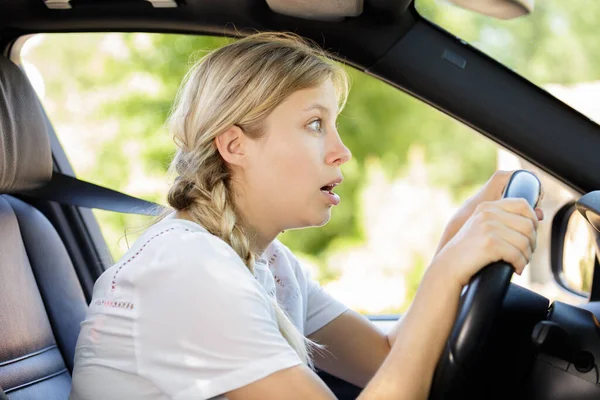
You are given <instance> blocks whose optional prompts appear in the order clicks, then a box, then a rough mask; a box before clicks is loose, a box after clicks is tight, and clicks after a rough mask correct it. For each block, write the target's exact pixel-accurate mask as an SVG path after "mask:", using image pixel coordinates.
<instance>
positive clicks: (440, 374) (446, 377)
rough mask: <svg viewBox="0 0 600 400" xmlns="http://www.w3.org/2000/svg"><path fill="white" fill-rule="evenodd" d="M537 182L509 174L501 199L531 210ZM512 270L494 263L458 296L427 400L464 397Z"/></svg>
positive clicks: (538, 189)
mask: <svg viewBox="0 0 600 400" xmlns="http://www.w3.org/2000/svg"><path fill="white" fill-rule="evenodd" d="M540 193H541V183H540V181H539V180H538V178H537V177H536V176H535V175H533V174H532V173H531V172H529V171H525V170H518V171H515V172H514V173H513V175H512V176H511V178H510V180H509V182H508V184H507V185H506V189H505V190H504V194H503V196H502V197H503V198H508V197H512V198H524V199H526V200H527V202H528V203H529V205H531V207H535V206H536V205H537V202H538V200H539V197H540ZM513 271H514V268H513V267H512V265H510V264H508V263H506V262H495V263H492V264H489V265H488V266H486V267H484V268H483V269H482V270H480V271H479V272H478V273H477V274H475V275H474V276H473V278H471V281H470V282H469V285H468V286H467V289H466V291H464V292H463V295H462V296H461V299H460V303H459V308H458V314H457V318H456V322H455V323H454V326H453V328H452V331H451V333H450V336H449V338H448V341H447V342H446V346H445V347H444V351H443V353H442V356H441V358H440V360H439V362H438V364H437V367H436V370H435V373H434V376H433V381H432V383H431V390H430V392H429V400H441V399H455V398H456V399H458V398H464V396H465V395H466V394H465V390H466V388H467V387H468V386H469V385H468V383H469V382H468V380H467V379H468V378H469V371H470V370H471V369H472V368H476V367H477V361H478V359H479V354H480V353H481V350H482V345H483V343H484V342H485V338H486V337H487V336H488V334H489V332H490V329H491V327H492V324H493V322H494V319H495V318H496V315H497V314H498V311H499V310H500V307H501V306H502V302H503V300H504V296H505V295H506V292H507V290H508V286H509V284H510V279H511V277H512V274H513Z"/></svg>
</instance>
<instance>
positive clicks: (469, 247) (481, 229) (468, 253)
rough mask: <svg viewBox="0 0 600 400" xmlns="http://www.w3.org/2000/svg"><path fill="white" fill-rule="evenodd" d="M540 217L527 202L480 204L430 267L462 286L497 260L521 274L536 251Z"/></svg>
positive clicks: (510, 201) (504, 200)
mask: <svg viewBox="0 0 600 400" xmlns="http://www.w3.org/2000/svg"><path fill="white" fill-rule="evenodd" d="M541 217H542V216H541V215H539V214H536V212H534V210H533V209H532V208H531V206H530V205H529V204H528V203H527V201H526V200H524V199H501V200H495V201H481V202H479V204H478V205H477V206H476V207H475V210H474V212H473V213H472V214H471V216H470V217H469V218H468V219H467V221H466V222H465V223H464V224H463V225H462V227H461V228H460V230H459V231H458V232H457V233H456V234H455V235H454V236H453V237H452V239H451V240H450V241H449V242H448V243H447V244H446V245H445V246H444V247H443V248H442V249H441V251H440V252H439V253H438V254H437V255H436V257H435V258H434V260H433V262H432V265H431V267H433V268H434V269H436V270H437V271H438V273H442V274H444V275H445V277H446V278H450V279H451V281H454V282H456V283H457V284H459V285H461V286H464V285H466V284H468V283H469V280H470V279H471V277H472V276H473V275H474V274H475V273H477V272H478V271H479V270H480V269H481V268H483V267H485V266H486V265H488V264H490V263H492V262H495V261H505V262H507V263H509V264H511V265H512V266H513V267H514V268H515V272H516V273H517V274H519V275H520V274H521V273H522V272H523V269H524V268H525V266H526V265H527V264H528V263H529V259H530V258H531V255H532V253H533V251H534V250H535V247H536V244H537V243H536V242H537V228H538V224H539V220H541ZM438 265H439V266H438Z"/></svg>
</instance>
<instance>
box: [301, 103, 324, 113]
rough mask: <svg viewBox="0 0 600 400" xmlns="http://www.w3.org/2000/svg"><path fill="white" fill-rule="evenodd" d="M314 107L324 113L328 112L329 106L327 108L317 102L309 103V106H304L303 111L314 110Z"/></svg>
mask: <svg viewBox="0 0 600 400" xmlns="http://www.w3.org/2000/svg"><path fill="white" fill-rule="evenodd" d="M314 109H317V110H320V111H322V112H323V113H325V114H329V108H327V107H325V106H324V105H322V104H319V103H314V104H311V105H310V106H308V107H307V108H305V109H304V111H310V110H314Z"/></svg>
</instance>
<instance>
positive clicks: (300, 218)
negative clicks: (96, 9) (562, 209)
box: [71, 33, 542, 400]
mask: <svg viewBox="0 0 600 400" xmlns="http://www.w3.org/2000/svg"><path fill="white" fill-rule="evenodd" d="M347 92H348V83H347V78H346V75H345V74H344V72H343V70H342V69H341V68H339V67H338V66H336V65H335V64H334V63H333V62H332V61H331V60H328V59H327V58H326V56H325V54H324V53H323V52H322V51H320V50H318V49H317V48H316V47H314V46H311V45H309V44H307V43H306V42H304V41H302V40H301V39H300V38H298V37H296V36H294V35H291V34H269V33H263V34H256V35H253V36H250V37H247V38H245V39H242V40H239V41H237V42H234V43H232V44H230V45H228V46H225V47H223V48H220V49H218V50H216V51H214V52H212V53H210V54H208V55H207V56H205V57H204V58H203V59H202V60H201V61H200V62H199V63H198V64H197V65H195V66H194V67H193V68H192V69H191V70H190V72H189V73H188V75H187V77H186V79H185V81H184V83H183V85H182V87H181V90H180V92H179V94H178V97H177V100H176V104H175V107H174V110H173V112H172V114H171V116H170V119H169V125H170V128H171V132H172V133H173V135H174V137H175V142H176V144H177V146H178V150H177V154H176V156H175V158H174V160H173V162H172V166H171V168H172V171H173V172H174V173H175V174H176V176H177V178H176V180H175V182H174V184H173V186H172V187H171V189H170V191H169V193H168V202H169V204H170V206H171V207H172V208H173V209H174V211H173V212H172V213H171V214H170V215H169V216H167V217H166V218H164V219H162V220H161V221H160V222H158V223H156V224H155V225H153V226H152V227H151V228H150V229H149V230H148V231H147V232H145V233H144V235H142V237H141V238H140V239H139V240H138V241H137V242H136V243H135V244H134V246H133V247H132V248H131V250H130V251H129V252H128V253H127V254H126V255H125V256H124V257H123V259H122V260H120V261H119V262H118V263H117V264H116V265H114V266H113V267H111V268H110V269H108V270H107V271H106V272H105V273H104V274H103V275H102V276H101V277H100V278H99V279H98V281H97V282H96V285H95V287H94V293H93V299H92V302H91V305H90V308H89V311H88V315H87V318H86V320H85V321H84V322H83V323H82V330H81V334H80V337H79V340H78V343H77V349H76V356H75V369H74V372H73V390H72V393H71V398H72V399H100V398H102V399H171V398H173V399H208V398H219V399H223V398H227V399H231V400H237V399H266V400H268V399H332V398H334V397H333V394H332V393H331V392H330V391H329V389H328V388H327V386H326V385H325V384H324V383H323V382H322V381H321V380H320V379H319V378H318V376H317V375H316V374H315V373H314V371H313V369H312V366H313V362H314V364H316V366H318V367H319V368H321V369H323V370H325V371H328V372H330V373H331V374H333V375H336V376H338V377H340V378H342V379H345V380H347V381H349V382H352V383H354V384H356V385H358V386H361V387H364V390H363V392H362V394H361V398H364V399H375V398H377V399H401V398H406V399H424V398H426V397H427V395H428V391H429V386H430V382H431V378H432V375H433V372H434V368H435V365H436V363H437V360H438V359H439V356H440V354H441V351H442V347H443V345H444V342H445V341H446V339H447V337H448V335H449V331H450V328H451V326H452V323H453V321H454V319H455V315H456V310H457V305H458V301H459V296H460V292H461V289H462V288H463V286H464V285H465V284H467V283H468V281H469V279H470V277H471V276H472V275H473V274H474V273H475V272H477V271H478V270H479V269H481V268H482V267H483V266H485V265H487V264H488V263H490V262H493V261H497V260H505V261H507V262H510V263H511V264H512V265H513V266H514V267H515V270H516V272H517V273H519V274H520V273H521V272H522V270H523V268H524V267H525V265H526V264H527V262H528V260H529V258H530V256H531V253H532V251H533V249H534V248H535V241H536V229H537V225H538V220H539V219H541V218H542V214H541V210H536V211H535V212H534V210H532V209H531V208H530V207H529V206H528V205H527V203H526V202H525V201H521V200H516V199H507V200H499V199H500V197H501V193H502V190H503V188H504V185H505V184H506V182H507V180H508V178H509V177H510V173H505V172H502V173H497V174H495V175H494V176H493V177H492V178H491V179H490V180H489V182H488V183H487V184H486V185H485V186H484V187H483V188H482V189H481V191H480V192H479V193H478V194H477V195H475V196H474V197H473V198H472V199H470V200H469V201H468V202H467V203H466V204H465V205H464V206H463V207H462V208H461V210H460V211H459V212H458V213H457V215H456V216H455V217H454V218H453V219H452V221H451V222H450V223H449V225H448V226H447V228H446V230H445V232H444V235H443V237H442V239H441V242H440V245H439V250H438V252H437V254H436V255H435V257H434V259H433V261H432V263H431V265H430V266H429V268H428V270H427V272H426V273H425V276H424V278H423V281H422V283H421V287H420V288H419V291H418V293H417V295H416V298H415V300H414V302H413V304H412V306H411V309H410V310H409V311H408V312H407V313H406V314H405V316H404V317H403V318H402V320H401V321H400V322H399V323H398V324H397V325H396V327H395V328H393V329H392V330H391V332H390V333H389V334H388V335H384V334H383V333H381V332H380V331H378V330H377V329H376V328H375V327H374V326H373V325H371V323H370V322H369V321H368V320H367V319H365V318H364V317H362V316H360V315H359V314H357V313H355V312H353V311H351V310H348V308H347V307H345V306H344V305H343V304H341V303H340V302H338V301H336V300H335V299H333V298H331V297H330V296H329V295H328V294H327V293H325V292H324V291H323V290H322V289H321V288H320V287H319V286H318V284H317V283H315V282H314V281H313V280H311V279H310V277H309V276H308V274H307V272H306V271H305V270H304V269H303V268H302V267H301V266H300V264H299V263H298V261H297V259H296V258H295V257H294V255H293V254H292V252H291V251H290V250H289V249H288V248H286V247H285V246H284V245H283V244H281V243H280V242H279V241H278V240H277V235H278V234H279V233H280V232H282V231H284V230H287V229H296V228H303V227H308V226H320V225H323V224H325V223H326V222H327V221H328V220H329V218H330V216H331V210H332V208H333V207H334V206H335V205H337V204H338V203H339V201H340V199H339V197H338V196H337V195H336V194H335V193H334V188H335V186H337V185H338V184H340V183H341V182H342V174H341V170H340V167H341V166H342V165H343V164H344V163H345V162H347V161H348V160H349V159H350V157H351V154H350V151H349V150H348V149H347V148H346V147H345V146H344V144H343V143H342V140H341V139H340V136H339V134H338V132H337V129H336V118H337V116H338V114H339V113H340V110H341V109H342V107H343V105H344V103H345V100H346V96H347ZM399 377H401V379H399Z"/></svg>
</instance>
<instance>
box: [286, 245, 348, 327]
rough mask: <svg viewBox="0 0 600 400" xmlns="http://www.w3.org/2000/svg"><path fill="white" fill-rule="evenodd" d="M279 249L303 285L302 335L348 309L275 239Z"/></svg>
mask: <svg viewBox="0 0 600 400" xmlns="http://www.w3.org/2000/svg"><path fill="white" fill-rule="evenodd" d="M277 245H278V246H280V247H279V248H280V251H283V252H284V253H285V256H286V258H287V259H289V260H290V261H291V263H292V264H293V268H294V273H295V275H296V278H297V280H298V284H299V285H300V286H301V287H302V286H303V287H304V289H305V291H304V290H302V289H301V290H302V292H303V294H304V299H303V300H304V301H305V302H306V318H305V321H304V335H305V336H308V335H311V334H313V333H314V332H316V331H318V330H319V329H321V328H322V327H324V326H325V325H327V324H328V323H330V322H331V321H333V320H334V319H336V318H337V317H339V316H340V315H341V314H343V313H344V312H346V311H347V310H348V306H346V305H345V304H343V303H342V302H340V301H339V300H337V299H336V298H334V297H333V296H331V295H330V294H329V293H327V291H325V289H323V287H321V285H320V284H319V283H318V282H317V281H316V280H315V279H313V278H312V276H311V273H310V270H309V269H308V268H306V267H304V266H303V265H302V263H301V262H300V261H299V260H298V259H297V258H296V256H295V255H294V254H293V253H292V251H291V250H290V249H289V248H288V247H287V246H285V245H284V244H282V243H281V242H279V241H277Z"/></svg>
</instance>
